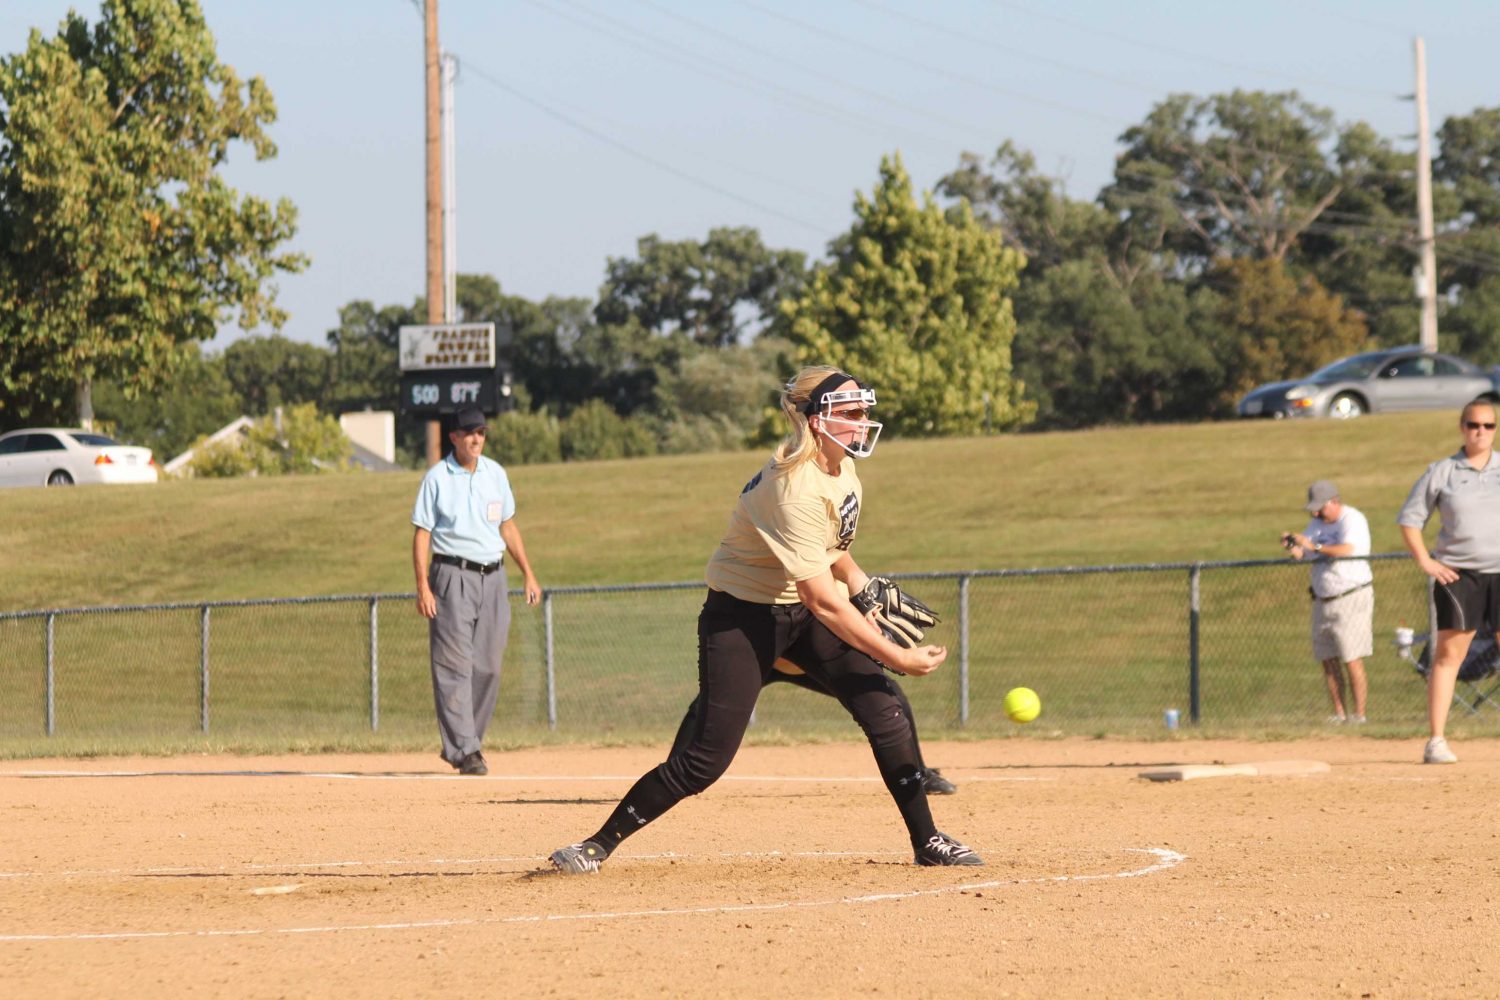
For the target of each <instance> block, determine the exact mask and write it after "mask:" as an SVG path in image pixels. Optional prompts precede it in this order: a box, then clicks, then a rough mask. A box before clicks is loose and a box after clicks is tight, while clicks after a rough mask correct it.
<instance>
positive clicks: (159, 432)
mask: <svg viewBox="0 0 1500 1000" xmlns="http://www.w3.org/2000/svg"><path fill="white" fill-rule="evenodd" d="M172 371H173V374H172V378H171V382H170V384H169V385H164V386H162V387H161V388H160V389H159V390H158V391H156V392H152V393H143V394H141V395H139V396H137V397H136V398H135V399H129V398H127V397H126V396H125V394H124V392H122V391H121V390H120V389H118V388H117V387H116V386H115V385H114V384H113V383H111V382H101V383H99V384H98V385H96V386H95V388H94V412H95V414H96V415H97V416H98V418H99V419H100V420H101V421H107V422H109V423H110V424H111V425H113V427H114V433H115V436H116V437H118V438H119V439H120V440H122V441H128V442H130V443H132V444H139V445H144V446H146V447H148V448H150V449H151V450H152V451H153V452H154V453H155V455H156V460H157V463H158V464H160V463H162V462H164V461H165V460H167V459H170V458H172V457H173V456H175V455H178V454H180V453H181V452H183V451H185V450H187V448H188V447H189V446H191V445H192V443H193V442H194V441H197V440H198V439H199V438H201V437H203V436H204V435H206V434H212V433H213V432H214V431H216V430H218V429H219V428H220V427H223V426H224V425H225V424H227V423H229V422H230V421H231V420H234V419H235V418H237V417H240V416H242V415H243V414H244V413H245V409H244V406H243V404H242V402H241V400H240V398H239V397H238V396H237V395H236V393H235V391H234V387H233V386H232V385H230V383H229V379H228V378H227V377H226V376H225V374H224V363H223V359H222V358H221V357H218V356H207V357H205V356H204V355H203V353H202V352H201V351H200V350H199V347H198V345H197V344H196V343H192V344H184V345H183V346H182V347H181V348H180V349H179V351H178V358H177V362H176V364H175V365H174V366H173V369H172Z"/></svg>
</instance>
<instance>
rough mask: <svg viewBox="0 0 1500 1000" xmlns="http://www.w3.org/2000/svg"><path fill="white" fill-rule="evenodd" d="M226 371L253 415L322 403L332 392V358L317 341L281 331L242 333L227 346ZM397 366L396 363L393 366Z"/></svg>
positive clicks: (225, 353) (224, 356)
mask: <svg viewBox="0 0 1500 1000" xmlns="http://www.w3.org/2000/svg"><path fill="white" fill-rule="evenodd" d="M223 359H224V360H223V366H224V374H225V376H226V377H227V378H228V379H229V383H230V385H232V386H233V387H234V391H235V392H236V393H237V394H238V395H239V397H240V399H241V400H242V401H243V404H244V412H245V413H248V414H252V415H260V414H264V413H270V412H271V411H272V410H273V409H275V408H276V407H278V406H290V405H293V404H297V403H320V402H322V401H323V400H324V399H327V398H328V397H329V395H330V392H329V390H330V383H331V381H332V361H333V358H332V357H331V356H330V354H329V352H328V351H327V350H326V349H324V348H321V347H318V346H317V345H315V344H304V343H301V342H300V341H296V340H288V339H287V338H286V337H283V336H281V335H279V334H274V335H272V336H269V337H242V338H240V339H239V340H236V341H235V342H234V343H232V344H230V345H229V346H228V347H226V348H225V349H224V355H223ZM392 367H393V369H394V365H393V366H392Z"/></svg>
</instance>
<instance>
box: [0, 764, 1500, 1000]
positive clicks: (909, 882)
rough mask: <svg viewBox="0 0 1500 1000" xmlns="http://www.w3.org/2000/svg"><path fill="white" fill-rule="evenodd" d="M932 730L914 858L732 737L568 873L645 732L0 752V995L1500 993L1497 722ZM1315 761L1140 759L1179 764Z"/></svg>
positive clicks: (869, 780) (851, 773) (814, 770)
mask: <svg viewBox="0 0 1500 1000" xmlns="http://www.w3.org/2000/svg"><path fill="white" fill-rule="evenodd" d="M1454 749H1455V751H1456V752H1457V753H1458V754H1459V756H1460V757H1461V758H1462V761H1463V762H1462V763H1461V764H1459V765H1457V766H1454V767H1430V766H1429V767H1424V766H1422V765H1420V764H1418V763H1416V762H1415V761H1416V760H1417V759H1418V758H1419V756H1420V752H1421V745H1420V742H1417V741H1411V740H1405V741H1399V742H1394V741H1381V740H1373V739H1347V738H1342V739H1341V738H1330V739H1327V740H1316V741H1301V742H1291V743H1229V742H1198V741H1192V740H1185V741H1182V742H1176V743H1126V742H1110V741H1085V740H1069V741H1059V742H1043V741H1031V740H1010V741H998V742H988V743H938V744H933V745H932V746H930V747H928V757H929V760H930V761H931V762H933V763H936V764H937V765H938V766H940V767H942V769H943V772H944V774H945V775H947V776H949V777H951V778H953V779H954V780H955V781H957V782H958V784H959V793H958V794H957V795H955V796H952V797H944V798H935V799H934V800H933V807H934V813H935V814H936V816H937V818H938V824H939V826H940V827H941V828H942V829H944V830H946V831H948V832H949V833H952V834H954V835H955V836H958V837H959V838H960V839H963V840H965V841H967V842H968V843H970V844H971V845H972V846H974V847H975V848H976V849H977V850H979V851H980V852H981V853H982V854H983V855H984V857H985V859H986V861H987V862H988V864H987V866H986V867H984V868H968V869H925V868H917V867H915V866H913V865H912V864H911V863H910V862H911V856H910V851H909V849H908V847H907V845H906V844H905V842H904V839H905V838H904V836H903V833H902V830H901V826H900V822H899V818H898V816H897V814H896V812H895V809H894V807H893V806H892V805H891V804H890V802H889V799H888V798H887V796H886V794H885V791H884V789H883V787H882V786H881V785H880V784H879V782H878V780H876V779H875V775H874V767H873V764H872V762H871V760H870V757H869V752H868V750H867V749H866V748H865V747H864V746H863V745H857V744H845V745H834V746H810V747H754V748H748V749H746V750H745V751H743V752H742V753H741V755H740V758H739V759H738V760H737V761H736V763H735V765H734V767H733V769H732V770H731V771H730V774H729V776H728V777H726V779H725V780H724V781H722V782H720V783H719V784H718V785H716V786H715V787H714V788H712V789H710V790H709V792H708V793H706V794H705V795H703V796H701V797H699V798H698V799H696V800H690V801H687V802H684V803H683V804H682V805H680V806H679V807H678V808H677V809H676V810H674V811H673V812H672V813H670V814H668V815H667V816H666V817H664V818H663V819H662V820H660V821H658V822H657V823H656V824H654V825H652V826H651V827H650V828H648V829H647V830H645V831H644V832H642V833H641V834H639V835H637V836H636V837H634V838H632V839H631V840H630V841H627V842H626V844H625V845H624V847H623V848H622V849H621V851H620V852H619V853H618V854H617V855H616V856H615V857H614V858H613V859H611V860H610V861H609V862H608V863H606V865H605V867H604V869H603V870H602V871H601V872H600V873H599V874H598V875H596V876H587V877H564V876H559V875H555V874H550V873H549V874H540V873H539V870H540V868H541V865H542V859H543V858H544V857H545V855H546V854H547V853H548V852H549V851H550V850H552V849H553V848H555V847H558V846H560V845H562V844H564V843H567V842H569V841H572V840H577V839H579V838H581V837H583V836H586V835H587V834H589V833H591V832H592V831H593V830H594V829H595V827H596V826H597V825H598V824H599V822H600V821H601V820H602V819H603V817H604V816H605V814H606V813H607V812H608V810H609V809H610V807H611V806H612V805H613V803H614V801H615V800H616V799H617V797H618V796H619V795H620V794H621V793H622V792H623V791H624V790H625V788H626V787H627V786H628V785H629V783H630V782H631V781H632V780H634V778H635V777H636V776H637V775H638V774H639V773H640V772H641V771H643V770H645V769H646V768H648V767H650V766H651V765H653V764H655V763H656V762H657V760H658V758H659V755H660V751H659V750H654V749H641V748H629V749H597V748H580V749H537V750H526V751H518V752H514V753H509V754H500V755H495V756H493V757H492V759H491V761H490V775H489V777H487V778H459V777H457V776H453V775H452V772H445V771H444V770H442V769H441V762H440V761H438V760H437V758H436V757H435V756H412V755H403V756H337V757H274V758H271V757H189V758H173V759H161V758H132V759H110V760H87V761H79V760H43V761H36V760H31V761H9V762H0V829H3V830H4V836H3V838H0V983H3V984H4V987H3V991H4V993H5V995H6V996H7V997H11V998H20V997H28V998H29V997H53V996H55V997H79V996H142V997H153V998H155V997H163V998H170V997H216V996H232V997H330V996H339V997H360V996H371V997H375V996H381V997H438V996H450V995H456V996H497V997H498V996H507V997H536V996H540V997H549V996H556V997H606V998H634V997H683V996H705V997H706V996H733V997H778V998H786V997H795V998H803V997H849V996H886V997H900V998H908V997H944V998H947V997H969V996H986V997H1005V996H1012V997H1023V996H1101V997H1103V996H1109V997H1120V996H1132V997H1158V996H1161V997H1176V996H1193V997H1236V998H1238V997H1252V996H1274V997H1283V996H1284V997H1294V996H1295V997H1306V996H1335V997H1343V996H1348V997H1422V996H1440V997H1459V996H1484V995H1494V994H1495V993H1497V992H1500V947H1497V932H1500V905H1497V899H1500V879H1497V877H1496V873H1497V871H1500V822H1497V816H1500V810H1497V807H1496V805H1495V799H1496V792H1495V789H1496V787H1497V783H1500V782H1497V778H1500V743H1497V742H1494V741H1484V742H1477V741H1476V742H1457V743H1455V744H1454ZM1275 759H1311V760H1322V761H1326V762H1328V763H1329V764H1331V765H1332V770H1331V771H1330V772H1329V773H1327V774H1322V775H1318V776H1313V777H1304V778H1286V777H1226V778H1214V779H1205V780H1196V781H1189V782H1174V783H1153V782H1149V781H1146V780H1144V779H1142V778H1140V777H1138V776H1137V772H1138V771H1139V770H1142V769H1145V768H1149V767H1154V766H1162V765H1170V764H1180V763H1212V762H1229V763H1239V762H1246V761H1264V760H1275Z"/></svg>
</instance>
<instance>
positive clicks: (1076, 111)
mask: <svg viewBox="0 0 1500 1000" xmlns="http://www.w3.org/2000/svg"><path fill="white" fill-rule="evenodd" d="M735 2H737V3H739V4H740V5H741V6H744V7H749V8H750V9H751V10H754V11H757V12H758V13H760V14H763V15H765V16H766V17H769V18H772V19H773V20H777V21H781V22H782V23H784V24H790V25H793V26H794V27H797V28H800V29H801V30H803V31H807V32H811V33H812V34H815V35H819V36H821V37H824V38H828V39H832V40H833V41H836V42H839V43H840V44H843V45H848V46H852V47H854V48H858V49H863V50H865V51H866V52H871V53H874V54H875V55H877V56H879V57H880V58H882V59H889V60H892V61H894V62H901V63H905V64H906V65H908V66H915V67H917V68H918V69H920V70H922V71H924V72H927V73H931V74H933V75H935V76H941V77H945V78H947V79H949V80H956V81H958V82H959V83H964V84H968V85H969V86H971V87H978V88H980V89H983V90H988V91H992V92H993V93H997V94H1000V95H1001V96H1003V97H1008V98H1011V99H1012V100H1019V101H1022V102H1024V103H1027V104H1034V105H1037V106H1038V107H1045V108H1051V109H1052V110H1054V111H1061V112H1064V113H1066V114H1070V115H1078V116H1080V117H1082V118H1088V119H1091V120H1093V121H1096V122H1103V123H1104V124H1106V125H1109V126H1117V125H1119V124H1120V122H1119V119H1117V118H1110V117H1108V116H1106V115H1101V114H1098V113H1097V112H1094V111H1091V110H1089V109H1088V108H1080V107H1077V106H1075V105H1071V104H1064V103H1062V102H1060V101H1053V100H1049V99H1048V98H1045V97H1040V96H1038V95H1036V94H1027V93H1024V92H1021V91H1016V90H1011V89H1010V88H1008V87H1002V86H1000V85H999V84H994V83H990V82H989V81H988V80H981V79H979V78H978V77H973V76H969V75H968V74H967V73H959V72H957V71H955V70H951V69H947V68H945V67H942V66H933V65H931V64H929V63H925V62H923V61H922V60H920V59H913V58H912V57H910V56H908V55H906V54H905V53H903V52H897V51H892V50H890V49H883V48H881V47H880V46H878V45H871V44H869V43H868V42H863V41H860V40H859V39H857V38H850V37H849V36H847V35H843V34H840V33H839V32H837V31H833V30H830V29H828V28H824V27H821V26H819V25H816V24H813V23H812V22H810V21H804V20H803V19H802V18H800V17H793V16H792V15H790V14H783V13H781V12H780V11H776V10H772V9H770V8H769V7H766V6H764V5H762V4H759V3H756V2H755V0H735Z"/></svg>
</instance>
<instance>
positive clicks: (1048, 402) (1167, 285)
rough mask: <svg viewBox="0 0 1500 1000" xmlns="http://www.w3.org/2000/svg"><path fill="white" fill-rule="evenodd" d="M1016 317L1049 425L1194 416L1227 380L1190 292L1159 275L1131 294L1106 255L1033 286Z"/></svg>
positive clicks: (1019, 360) (1030, 385) (1029, 283)
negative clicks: (1194, 314) (1196, 320)
mask: <svg viewBox="0 0 1500 1000" xmlns="http://www.w3.org/2000/svg"><path fill="white" fill-rule="evenodd" d="M1016 310H1017V313H1018V314H1019V315H1020V316H1021V317H1022V327H1021V332H1020V333H1018V334H1017V335H1016V342H1015V348H1014V351H1015V365H1016V374H1017V376H1018V377H1019V378H1021V379H1022V380H1023V381H1024V383H1025V385H1026V390H1027V392H1028V393H1029V394H1030V395H1031V396H1032V397H1033V398H1034V399H1035V400H1036V404H1037V423H1038V425H1040V426H1044V427H1089V426H1093V425H1096V424H1113V423H1131V422H1136V421H1152V420H1173V419H1177V420H1180V419H1188V418H1191V417H1194V416H1197V415H1199V414H1201V413H1203V412H1204V410H1205V407H1206V404H1207V399H1205V395H1204V389H1205V387H1206V386H1211V385H1213V384H1216V383H1217V381H1218V376H1219V372H1220V370H1221V369H1220V364H1219V362H1218V361H1217V360H1216V359H1215V358H1214V356H1213V352H1212V350H1211V347H1210V344H1209V343H1208V342H1206V340H1205V339H1204V338H1202V337H1199V336H1198V334H1197V331H1196V330H1195V329H1194V328H1193V327H1192V325H1191V321H1190V308H1189V299H1188V294H1187V289H1186V288H1185V287H1184V286H1183V285H1182V284H1181V283H1180V282H1170V281H1164V280H1162V279H1161V278H1160V277H1159V276H1158V275H1156V274H1155V273H1154V272H1150V273H1148V274H1147V275H1146V276H1145V277H1143V278H1141V279H1140V280H1137V281H1136V282H1135V283H1133V284H1132V285H1131V286H1130V287H1128V288H1126V287H1122V286H1121V284H1120V283H1119V281H1118V280H1116V277H1115V275H1114V274H1113V273H1112V272H1111V271H1110V270H1108V268H1107V267H1106V266H1105V265H1104V263H1103V262H1102V261H1101V260H1099V259H1097V258H1095V259H1088V260H1073V261H1068V262H1066V263H1063V264H1060V265H1058V266H1055V267H1051V268H1048V269H1047V270H1046V271H1045V272H1044V273H1043V274H1042V275H1041V276H1040V277H1038V278H1036V279H1034V280H1023V282H1022V285H1021V289H1020V291H1019V292H1018V293H1017V295H1016ZM1209 395H1210V397H1211V393H1210V394H1209Z"/></svg>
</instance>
